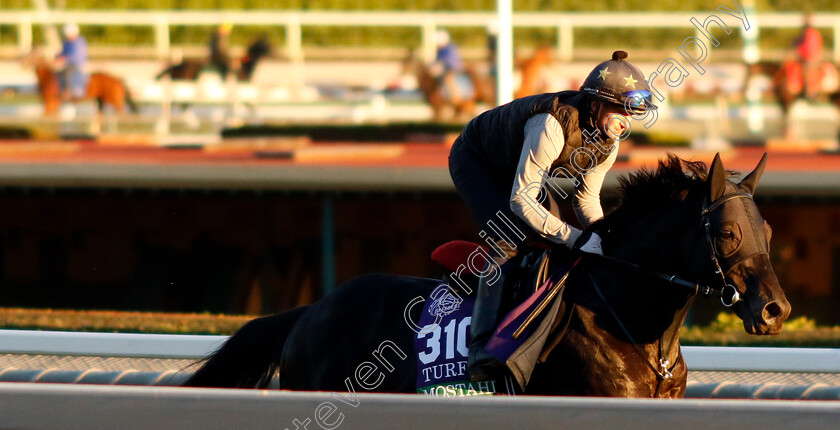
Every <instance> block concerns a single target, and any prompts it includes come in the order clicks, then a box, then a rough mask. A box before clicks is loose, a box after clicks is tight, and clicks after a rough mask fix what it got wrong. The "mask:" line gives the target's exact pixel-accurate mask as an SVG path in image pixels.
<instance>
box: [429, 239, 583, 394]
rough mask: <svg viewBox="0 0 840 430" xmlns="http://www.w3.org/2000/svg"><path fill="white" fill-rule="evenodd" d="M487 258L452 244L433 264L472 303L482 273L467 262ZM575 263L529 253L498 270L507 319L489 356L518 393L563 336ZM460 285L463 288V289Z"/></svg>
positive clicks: (473, 247)
mask: <svg viewBox="0 0 840 430" xmlns="http://www.w3.org/2000/svg"><path fill="white" fill-rule="evenodd" d="M486 252H487V249H486V248H483V247H482V246H481V245H477V244H474V243H471V242H466V241H453V242H449V243H446V244H444V245H441V246H440V247H438V248H437V249H435V251H434V252H432V259H433V260H434V261H436V262H438V263H440V264H441V265H443V266H444V267H445V268H447V269H448V271H449V273H448V274H447V276H446V277H445V279H446V280H447V281H448V283H449V286H450V288H453V289H457V291H458V294H466V295H467V297H468V298H469V299H470V300H472V299H473V297H472V295H474V294H475V290H476V288H475V286H476V285H477V279H478V278H477V276H478V275H479V274H480V273H478V272H476V271H475V270H474V269H475V268H476V266H477V265H476V264H475V261H471V260H474V259H475V258H476V256H477V255H480V254H482V253H483V255H489V254H487V253H486ZM579 261H580V258H579V257H576V256H574V254H571V253H568V254H565V253H563V254H558V255H555V256H554V257H552V253H551V250H550V249H546V248H543V247H531V248H527V249H526V250H525V251H524V252H522V253H520V255H518V256H516V257H514V258H513V259H511V260H510V261H508V262H507V263H506V264H505V265H504V266H503V268H502V271H503V272H504V275H503V276H505V277H506V278H507V282H506V291H505V295H506V298H505V300H504V304H503V309H502V312H503V313H506V316H505V318H503V320H502V322H501V323H500V324H499V326H498V328H497V329H496V330H495V332H494V334H493V336H492V337H491V339H490V341H489V342H488V344H487V350H488V351H489V352H490V353H492V354H493V355H495V356H496V358H497V359H499V361H501V362H502V363H505V364H506V365H507V367H508V369H509V370H510V372H511V374H512V375H513V377H514V378H515V379H516V382H517V383H518V385H519V387H520V389H523V390H524V388H525V386H526V385H527V383H528V380H529V379H530V376H531V373H532V372H533V369H534V366H536V364H537V363H538V362H540V361H544V360H545V359H546V357H547V355H548V353H549V352H550V351H551V349H553V348H554V346H556V345H557V344H558V343H559V341H560V339H562V336H563V334H564V333H565V329H566V328H567V324H568V319H566V318H563V317H562V316H564V315H567V314H569V313H568V312H565V310H566V305H565V302H564V301H563V290H564V287H565V282H566V279H567V278H568V276H569V273H570V272H571V270H572V268H574V267H575V266H576V265H577V264H578V262H579ZM469 268H473V269H472V270H471V269H469ZM465 275H466V276H465ZM464 281H466V282H464ZM463 284H467V285H466V288H465V285H463ZM471 303H472V302H471ZM548 339H552V340H551V342H548ZM546 345H547V346H548V347H547V348H546Z"/></svg>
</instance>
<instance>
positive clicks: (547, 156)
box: [510, 114, 581, 247]
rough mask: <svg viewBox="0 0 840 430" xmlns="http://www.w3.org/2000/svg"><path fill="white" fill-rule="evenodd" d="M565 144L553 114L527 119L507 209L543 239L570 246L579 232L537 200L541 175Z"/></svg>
mask: <svg viewBox="0 0 840 430" xmlns="http://www.w3.org/2000/svg"><path fill="white" fill-rule="evenodd" d="M565 144H566V141H565V139H564V137H563V129H562V127H561V126H560V123H559V122H557V119H555V118H554V117H553V116H551V115H549V114H539V115H534V116H533V117H531V118H530V119H529V120H528V122H527V123H526V124H525V141H524V144H523V146H522V153H521V155H520V158H519V166H518V167H517V171H516V176H515V178H514V181H513V189H512V190H511V195H510V208H511V210H512V211H513V213H514V214H516V215H517V216H519V217H520V218H522V219H523V220H524V221H525V222H526V223H527V224H528V225H529V226H530V227H531V228H532V229H534V231H536V232H537V233H539V234H540V235H542V236H543V237H545V238H546V239H548V240H550V241H552V242H556V243H561V244H563V245H566V246H568V247H571V246H572V245H573V244H574V243H575V240H577V238H578V236H580V234H581V231H580V230H579V229H577V228H575V227H573V226H571V225H569V224H567V223H566V222H564V221H563V220H561V219H560V218H557V217H556V216H554V215H552V214H551V212H549V211H548V210H546V209H545V208H544V207H543V206H542V205H540V204H539V202H538V200H537V199H538V198H539V193H540V188H541V187H542V186H543V185H544V184H545V177H544V175H545V176H547V175H548V173H547V172H549V169H551V163H553V162H554V160H556V159H557V157H559V156H560V152H561V151H562V149H563V146H564V145H565Z"/></svg>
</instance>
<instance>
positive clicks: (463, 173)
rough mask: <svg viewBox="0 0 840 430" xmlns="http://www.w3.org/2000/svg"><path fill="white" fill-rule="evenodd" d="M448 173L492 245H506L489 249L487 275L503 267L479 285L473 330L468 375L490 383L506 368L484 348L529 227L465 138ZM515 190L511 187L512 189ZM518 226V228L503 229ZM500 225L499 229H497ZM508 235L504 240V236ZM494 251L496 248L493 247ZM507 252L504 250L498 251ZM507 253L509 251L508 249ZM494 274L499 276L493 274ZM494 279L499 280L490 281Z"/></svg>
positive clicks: (458, 142)
mask: <svg viewBox="0 0 840 430" xmlns="http://www.w3.org/2000/svg"><path fill="white" fill-rule="evenodd" d="M449 171H450V173H451V175H452V182H454V184H455V188H456V189H457V190H458V194H460V195H461V198H463V199H464V202H465V203H466V205H467V208H468V209H469V211H470V214H471V215H472V217H473V219H474V220H475V221H476V222H477V223H478V227H479V229H480V230H481V233H480V234H479V235H480V236H481V237H482V238H485V239H488V238H492V239H490V240H491V242H497V241H498V240H499V239H503V240H501V244H503V245H504V246H502V247H496V249H491V250H490V256H491V258H492V259H493V262H492V263H489V264H491V266H495V267H490V268H487V269H488V270H487V273H497V272H498V268H500V267H502V268H503V270H501V277H500V278H497V277H494V276H485V277H483V278H480V280H479V282H478V292H477V298H476V302H475V307H474V308H473V316H472V323H471V325H470V336H471V340H470V353H469V364H468V367H467V370H468V371H469V373H470V376H471V377H472V378H475V379H476V380H482V379H489V378H491V377H493V376H496V375H498V374H499V372H500V371H501V370H502V369H503V368H504V365H503V364H502V363H500V362H499V361H497V360H496V359H495V357H493V356H492V355H490V354H489V353H487V351H486V350H485V349H484V347H485V345H486V344H487V341H488V340H489V339H490V337H491V335H492V334H493V331H494V330H495V328H496V325H497V323H498V320H499V313H500V310H501V308H502V304H503V303H502V301H503V297H504V296H505V294H504V293H505V279H504V272H506V271H508V270H509V269H510V267H507V266H502V263H504V262H505V261H506V260H508V259H509V258H511V257H513V254H514V253H515V252H516V250H517V249H518V248H519V247H520V246H521V245H522V243H523V242H524V240H525V234H524V233H523V232H524V231H527V229H526V228H524V227H523V226H522V225H521V223H520V221H518V220H519V219H518V218H517V217H516V216H515V215H513V214H512V213H511V211H510V203H509V201H510V191H506V189H505V185H504V184H500V183H499V182H498V180H497V179H496V178H495V176H494V175H493V174H492V173H491V171H490V169H489V168H488V167H486V166H484V164H483V163H482V162H481V161H479V160H478V159H476V158H475V156H474V155H473V154H472V153H471V152H469V151H468V150H467V149H465V148H464V142H463V139H462V138H461V137H459V138H458V140H456V141H455V144H454V145H453V146H452V152H451V153H450V156H449ZM509 187H510V185H508V189H509ZM503 225H504V226H509V225H512V226H514V227H513V228H507V227H501V226H503ZM494 226H495V227H494ZM501 230H504V234H505V237H504V238H501V237H498V236H499V233H498V232H499V231H501ZM488 247H489V248H494V247H493V246H490V245H489V244H488ZM498 248H502V249H498ZM504 248H507V249H504ZM493 270H495V271H496V272H492V271H493ZM493 279H495V281H493V282H490V281H491V280H493Z"/></svg>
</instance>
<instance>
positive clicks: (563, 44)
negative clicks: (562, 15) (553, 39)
mask: <svg viewBox="0 0 840 430" xmlns="http://www.w3.org/2000/svg"><path fill="white" fill-rule="evenodd" d="M574 44H575V30H574V27H572V23H571V22H570V21H569V20H568V19H563V20H560V24H558V25H557V50H558V51H560V52H559V58H560V61H562V62H564V63H568V62H570V61H572V58H574V54H573V51H574V49H575V45H574Z"/></svg>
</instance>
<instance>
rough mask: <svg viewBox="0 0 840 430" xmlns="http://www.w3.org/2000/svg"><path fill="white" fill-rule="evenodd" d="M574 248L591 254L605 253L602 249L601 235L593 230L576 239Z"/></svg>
mask: <svg viewBox="0 0 840 430" xmlns="http://www.w3.org/2000/svg"><path fill="white" fill-rule="evenodd" d="M572 249H574V250H578V251H581V252H586V253H589V254H598V255H604V251H603V250H602V249H601V236H598V233H595V232H591V231H585V232H583V233H582V234H581V235H580V237H578V239H577V240H576V241H575V244H574V246H572Z"/></svg>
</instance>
